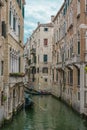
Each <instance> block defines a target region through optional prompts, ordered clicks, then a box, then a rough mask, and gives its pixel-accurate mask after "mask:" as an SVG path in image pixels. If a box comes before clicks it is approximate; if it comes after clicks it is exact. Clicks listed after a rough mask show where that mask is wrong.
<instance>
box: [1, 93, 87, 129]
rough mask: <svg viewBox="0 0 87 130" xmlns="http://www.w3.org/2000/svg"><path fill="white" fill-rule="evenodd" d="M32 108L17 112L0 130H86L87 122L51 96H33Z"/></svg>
mask: <svg viewBox="0 0 87 130" xmlns="http://www.w3.org/2000/svg"><path fill="white" fill-rule="evenodd" d="M33 100H34V102H35V105H34V107H33V109H29V110H27V111H25V110H22V111H21V112H19V113H18V114H17V115H16V116H15V117H14V119H13V121H12V122H11V123H10V124H9V125H5V126H4V127H3V128H1V130H87V126H86V124H87V122H86V121H85V120H83V119H81V118H80V117H79V116H78V115H77V114H76V113H74V112H73V111H72V110H71V109H70V108H68V107H67V106H66V105H64V104H63V103H61V102H60V101H58V100H56V99H55V98H53V97H51V96H43V97H41V96H34V97H33Z"/></svg>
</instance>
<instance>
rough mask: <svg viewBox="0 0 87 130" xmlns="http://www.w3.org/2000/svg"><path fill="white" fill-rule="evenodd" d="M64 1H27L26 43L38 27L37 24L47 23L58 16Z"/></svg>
mask: <svg viewBox="0 0 87 130" xmlns="http://www.w3.org/2000/svg"><path fill="white" fill-rule="evenodd" d="M63 1H64V0H26V5H25V22H24V23H25V25H24V28H25V29H24V42H26V39H27V38H28V37H29V35H31V34H32V31H33V30H35V28H36V27H37V22H40V23H47V22H50V20H51V15H56V13H57V12H58V10H59V9H60V7H61V5H62V3H63Z"/></svg>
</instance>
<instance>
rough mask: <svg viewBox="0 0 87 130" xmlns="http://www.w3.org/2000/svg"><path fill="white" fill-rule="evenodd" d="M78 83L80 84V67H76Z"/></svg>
mask: <svg viewBox="0 0 87 130" xmlns="http://www.w3.org/2000/svg"><path fill="white" fill-rule="evenodd" d="M77 76H78V85H80V69H77Z"/></svg>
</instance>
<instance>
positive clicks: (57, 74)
mask: <svg viewBox="0 0 87 130" xmlns="http://www.w3.org/2000/svg"><path fill="white" fill-rule="evenodd" d="M56 81H58V70H56Z"/></svg>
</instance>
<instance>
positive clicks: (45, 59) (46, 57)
mask: <svg viewBox="0 0 87 130" xmlns="http://www.w3.org/2000/svg"><path fill="white" fill-rule="evenodd" d="M43 58H44V59H43V61H44V63H47V61H48V56H47V55H44V57H43Z"/></svg>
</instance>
